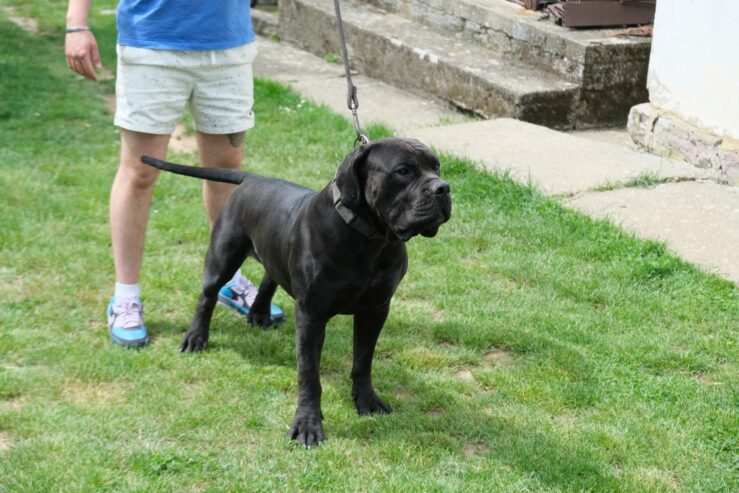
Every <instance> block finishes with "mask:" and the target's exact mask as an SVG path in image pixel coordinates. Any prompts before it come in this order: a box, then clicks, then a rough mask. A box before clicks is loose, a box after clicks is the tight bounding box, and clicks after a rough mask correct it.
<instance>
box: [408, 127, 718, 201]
mask: <svg viewBox="0 0 739 493" xmlns="http://www.w3.org/2000/svg"><path fill="white" fill-rule="evenodd" d="M405 135H407V136H410V137H415V138H417V139H419V140H421V141H423V142H425V143H426V144H429V145H431V146H433V147H436V148H437V149H439V150H441V151H445V152H450V153H454V154H456V155H460V156H467V157H469V158H470V159H472V160H474V161H477V162H479V163H480V165H481V166H482V167H483V168H485V169H488V170H493V171H509V172H510V173H511V176H512V177H513V178H514V179H516V180H519V181H521V182H523V183H528V182H529V181H531V182H532V183H533V184H534V185H535V186H537V187H538V188H539V189H540V190H542V191H543V192H544V193H547V194H550V195H560V194H572V193H577V192H583V191H586V190H590V189H593V188H596V187H603V186H608V185H614V186H617V185H618V184H623V183H625V182H628V181H629V180H632V179H634V178H637V177H639V176H640V175H645V174H648V175H649V176H650V177H660V178H664V179H672V180H686V179H687V180H693V179H699V178H708V177H709V174H708V172H706V171H704V170H701V169H699V168H696V167H694V166H691V165H689V164H686V163H684V162H681V161H675V160H672V159H666V158H662V157H659V156H655V155H652V154H647V153H643V152H639V151H636V150H634V149H629V148H626V147H623V146H619V145H615V144H610V143H605V142H599V141H596V140H592V139H587V138H582V137H578V136H576V135H572V134H568V133H563V132H558V131H556V130H552V129H549V128H546V127H542V126H538V125H533V124H531V123H526V122H522V121H519V120H513V119H509V118H498V119H494V120H485V121H476V122H468V123H462V124H457V125H447V126H444V127H443V128H425V129H412V130H410V131H407V132H405Z"/></svg>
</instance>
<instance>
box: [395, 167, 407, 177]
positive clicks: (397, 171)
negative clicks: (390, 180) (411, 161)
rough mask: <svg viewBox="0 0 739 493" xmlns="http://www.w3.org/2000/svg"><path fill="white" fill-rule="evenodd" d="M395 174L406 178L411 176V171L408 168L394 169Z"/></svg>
mask: <svg viewBox="0 0 739 493" xmlns="http://www.w3.org/2000/svg"><path fill="white" fill-rule="evenodd" d="M395 174H396V175H400V176H408V175H410V174H411V169H410V168H409V167H408V166H401V167H399V168H396V169H395Z"/></svg>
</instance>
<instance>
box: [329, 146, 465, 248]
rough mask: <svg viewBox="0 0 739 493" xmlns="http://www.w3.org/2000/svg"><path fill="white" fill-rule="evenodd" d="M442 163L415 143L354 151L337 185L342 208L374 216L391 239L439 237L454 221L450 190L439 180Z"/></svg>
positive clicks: (347, 160)
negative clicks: (444, 225) (449, 221)
mask: <svg viewBox="0 0 739 493" xmlns="http://www.w3.org/2000/svg"><path fill="white" fill-rule="evenodd" d="M439 168H440V164H439V160H438V159H437V158H436V156H434V154H433V153H432V152H431V150H430V149H429V148H428V147H426V146H425V145H423V144H422V143H421V142H419V141H417V140H413V139H400V138H387V139H381V140H377V141H374V142H371V143H370V144H367V145H364V146H361V147H359V148H357V149H355V150H354V151H353V152H352V153H351V154H349V156H347V157H346V159H344V162H342V163H341V166H340V167H339V170H338V172H337V174H336V184H337V186H338V188H339V190H340V191H341V202H342V203H343V204H344V206H346V207H347V208H349V209H350V210H352V211H355V212H357V213H363V212H365V213H369V214H370V216H371V217H372V218H373V220H374V221H375V222H376V223H377V224H376V225H377V226H378V228H381V229H385V231H384V232H385V233H386V236H387V237H388V238H391V239H399V240H402V241H408V240H409V239H410V238H412V237H413V236H416V235H418V234H420V235H423V236H428V237H432V236H435V235H436V233H437V232H438V230H439V227H440V226H441V225H442V224H444V223H445V222H446V221H448V220H449V217H450V216H451V212H452V200H451V197H450V194H449V191H450V190H449V184H448V183H447V182H445V181H444V180H442V179H441V176H439Z"/></svg>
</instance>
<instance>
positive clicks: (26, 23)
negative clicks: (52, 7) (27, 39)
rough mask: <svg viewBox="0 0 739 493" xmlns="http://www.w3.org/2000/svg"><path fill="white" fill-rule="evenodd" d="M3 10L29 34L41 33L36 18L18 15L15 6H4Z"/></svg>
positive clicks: (10, 19)
mask: <svg viewBox="0 0 739 493" xmlns="http://www.w3.org/2000/svg"><path fill="white" fill-rule="evenodd" d="M2 10H3V13H4V14H5V16H6V17H7V18H8V20H9V21H10V22H12V23H13V24H15V25H16V26H18V27H20V28H21V29H23V30H24V31H26V32H27V33H28V34H33V35H36V34H38V33H39V30H38V22H36V19H32V18H30V17H23V16H21V15H18V13H17V12H16V10H15V9H14V8H13V7H3V8H2Z"/></svg>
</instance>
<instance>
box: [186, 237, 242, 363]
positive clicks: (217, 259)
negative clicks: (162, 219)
mask: <svg viewBox="0 0 739 493" xmlns="http://www.w3.org/2000/svg"><path fill="white" fill-rule="evenodd" d="M217 229H218V228H217V226H216V229H214V232H213V236H212V238H211V241H210V246H209V247H208V253H207V254H206V256H205V268H204V270H203V290H202V292H201V293H200V298H199V299H198V306H197V308H196V309H195V315H194V317H193V319H192V323H191V324H190V329H189V330H188V331H187V333H186V334H185V337H184V339H183V340H182V344H181V345H180V351H192V352H194V351H202V350H203V349H206V348H207V347H208V332H209V330H210V320H211V318H212V317H213V309H214V308H215V305H216V301H217V300H218V291H219V290H220V289H221V287H223V285H224V284H226V282H228V280H229V279H231V278H232V277H233V275H234V274H235V273H236V270H237V269H238V268H239V266H240V265H241V264H242V263H243V262H244V260H245V259H246V257H247V255H248V254H249V253H250V252H251V251H252V243H251V240H250V239H249V237H247V236H245V235H233V236H228V237H226V236H225V235H219V234H217Z"/></svg>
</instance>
